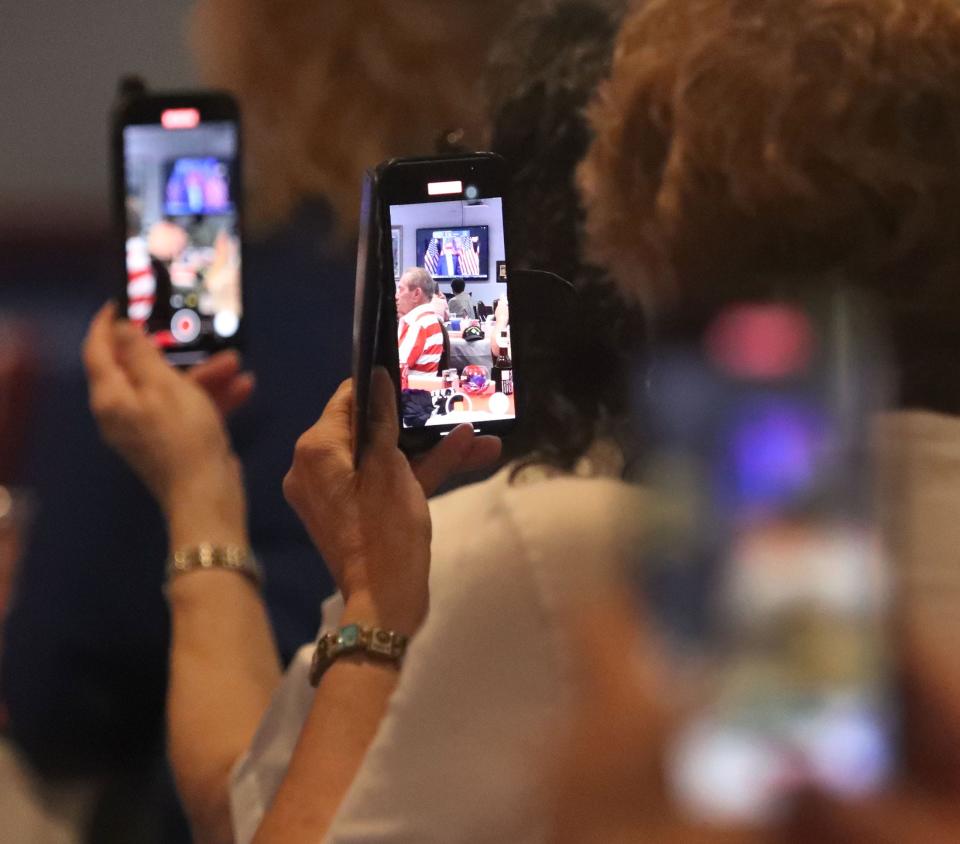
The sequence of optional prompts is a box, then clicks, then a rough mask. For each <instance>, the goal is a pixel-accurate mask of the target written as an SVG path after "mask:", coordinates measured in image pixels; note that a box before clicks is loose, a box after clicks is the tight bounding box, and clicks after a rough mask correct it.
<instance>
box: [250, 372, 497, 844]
mask: <svg viewBox="0 0 960 844" xmlns="http://www.w3.org/2000/svg"><path fill="white" fill-rule="evenodd" d="M372 388H373V389H372V396H371V398H372V403H371V414H370V423H371V431H370V447H369V448H368V451H367V452H366V454H365V456H364V460H363V463H362V465H361V466H360V467H359V469H355V468H354V466H353V462H352V448H351V431H352V419H351V415H352V387H351V385H350V383H349V382H345V383H344V384H343V385H342V386H341V388H340V390H338V392H337V394H336V395H335V396H334V397H333V398H332V399H331V400H330V403H329V404H328V405H327V408H326V410H325V411H324V414H323V416H322V417H321V419H320V421H319V422H318V423H317V424H316V425H315V426H314V427H313V428H311V429H310V430H309V431H307V432H306V433H305V434H304V435H303V436H302V437H301V438H300V441H299V442H298V443H297V448H296V451H295V453H294V461H293V467H292V468H291V470H290V473H289V474H288V475H287V478H286V479H285V481H284V493H285V494H286V496H287V500H288V501H289V502H290V504H291V505H292V506H293V508H294V509H295V510H296V511H297V513H298V515H299V516H300V518H301V520H302V521H303V523H304V525H305V527H306V528H307V530H308V532H309V533H310V536H311V538H312V539H313V542H314V544H315V545H316V546H317V548H318V549H319V550H320V552H321V554H322V555H323V558H324V559H325V560H326V561H327V564H328V565H329V566H330V568H331V572H332V574H333V575H334V578H335V579H336V581H337V584H338V586H339V587H340V590H341V592H342V593H343V595H344V599H345V609H344V615H343V622H342V623H343V624H351V623H356V624H360V625H368V626H374V627H381V628H385V629H389V630H394V631H397V632H399V633H403V634H405V635H408V636H411V635H413V634H414V633H415V632H416V631H417V629H418V628H419V627H420V624H421V623H422V621H423V619H424V617H425V615H426V612H427V603H428V591H427V576H428V573H429V568H430V536H431V526H430V514H429V510H428V508H427V500H426V497H427V495H429V494H430V493H431V492H432V491H433V490H434V489H436V487H437V486H439V484H440V483H442V482H443V481H444V480H445V479H446V478H447V477H449V476H450V475H451V474H453V473H455V472H457V471H463V470H465V469H467V468H469V467H476V466H480V465H486V464H488V463H490V462H492V461H494V460H496V458H497V456H498V455H499V450H500V444H499V441H497V440H495V439H493V438H489V437H478V438H474V436H473V429H472V427H471V426H470V425H464V426H461V427H459V428H457V429H455V430H454V431H453V432H451V434H450V435H449V436H448V437H447V438H446V440H445V441H443V442H442V443H441V444H440V445H438V446H437V447H436V448H435V449H433V450H432V451H431V452H429V453H428V454H427V455H426V456H425V457H423V458H422V459H421V460H419V461H418V462H417V463H416V464H415V465H414V466H411V465H410V463H408V461H407V459H406V457H404V455H403V454H402V453H401V452H400V450H399V449H398V448H397V439H398V433H399V431H398V420H397V409H396V402H395V397H394V390H393V385H392V383H391V381H390V377H389V376H388V375H387V373H386V372H385V371H383V370H377V371H376V372H375V373H374V377H373V383H372ZM331 526H334V527H333V528H331ZM398 676H399V670H398V668H397V667H396V666H395V665H393V664H390V663H384V662H379V661H376V660H372V659H369V658H365V657H363V656H350V657H345V658H342V659H338V660H336V661H335V662H334V663H333V665H331V666H330V668H329V669H328V670H327V671H326V673H325V674H324V675H323V678H322V680H321V682H320V685H319V687H318V688H317V692H316V695H315V696H314V700H313V705H312V706H311V709H310V712H309V714H308V717H307V721H306V723H305V725H304V728H303V731H302V732H301V734H300V739H299V741H298V743H297V746H296V748H295V750H294V754H293V758H292V760H291V763H290V767H289V768H288V770H287V774H286V776H285V777H284V780H283V782H282V783H281V786H280V789H279V791H278V792H277V796H276V798H275V799H274V802H273V805H272V806H271V807H270V809H269V811H268V812H267V814H266V816H265V817H264V820H263V822H262V823H261V826H260V829H259V830H258V831H257V836H256V838H255V839H254V841H255V844H276V842H284V843H285V844H297V842H301V841H303V842H317V841H320V840H322V838H323V836H324V835H325V834H326V832H327V831H328V829H329V827H330V823H331V821H332V820H333V817H334V815H335V814H336V812H337V809H338V808H339V806H340V803H341V802H342V800H343V797H344V795H345V794H346V792H347V789H348V788H349V787H350V784H351V783H352V782H353V779H354V776H355V775H356V773H357V771H358V769H359V767H360V765H361V763H362V761H363V757H364V755H365V754H366V752H367V748H368V747H369V746H370V743H371V741H372V740H373V738H374V735H375V734H376V731H377V728H378V727H379V724H380V720H381V719H382V717H383V714H384V712H385V711H386V707H387V703H388V701H389V698H390V695H391V694H392V693H393V690H394V688H395V687H396V683H397V679H398Z"/></svg>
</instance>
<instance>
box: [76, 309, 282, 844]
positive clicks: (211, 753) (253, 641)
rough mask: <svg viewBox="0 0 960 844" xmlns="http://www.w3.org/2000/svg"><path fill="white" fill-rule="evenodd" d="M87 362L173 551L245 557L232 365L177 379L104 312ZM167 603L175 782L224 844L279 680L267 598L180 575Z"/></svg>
mask: <svg viewBox="0 0 960 844" xmlns="http://www.w3.org/2000/svg"><path fill="white" fill-rule="evenodd" d="M84 361H85V364H86V367H87V372H88V377H89V381H90V400H91V407H92V409H93V411H94V414H95V415H96V417H97V421H98V424H99V426H100V429H101V433H102V434H103V436H104V438H105V439H106V440H107V441H108V442H109V443H110V445H111V446H113V447H114V448H115V449H116V450H117V451H118V452H119V453H120V454H121V455H122V456H123V457H124V458H125V459H126V460H127V462H128V463H130V465H131V467H132V468H133V469H134V470H135V471H136V472H137V474H138V475H139V476H140V477H141V479H142V480H143V481H144V483H145V484H146V485H147V486H148V487H149V489H150V491H151V492H152V493H153V495H154V497H155V498H156V499H157V501H158V503H159V505H160V507H161V509H162V510H163V511H164V514H165V516H166V519H167V524H168V528H169V533H170V545H171V548H172V549H176V548H187V547H193V546H196V545H198V544H200V543H211V544H214V545H238V546H242V547H246V545H247V532H246V513H245V496H244V492H243V483H242V478H241V474H240V469H239V464H238V462H237V460H236V458H235V457H234V456H233V454H232V452H231V450H230V446H229V442H228V441H227V435H226V432H225V430H224V428H223V423H222V419H221V417H220V413H219V412H218V408H217V405H219V409H220V411H226V410H229V409H230V408H231V407H233V406H236V405H237V404H239V403H241V402H242V401H244V400H245V399H246V397H247V396H248V395H249V393H250V390H251V389H252V386H253V385H252V381H251V380H250V379H249V377H247V376H243V375H240V374H239V371H238V369H239V362H238V361H237V359H236V357H235V356H225V357H221V358H220V359H219V360H217V361H211V362H210V364H208V365H204V367H201V368H198V369H197V370H194V372H193V373H192V375H191V376H190V377H187V376H184V375H181V374H180V373H177V372H175V371H174V370H172V369H171V368H170V367H169V366H168V365H167V364H166V362H165V361H164V360H163V359H162V357H161V356H160V355H159V354H158V353H157V352H156V351H155V350H154V349H153V348H152V347H151V346H150V344H149V342H148V341H147V340H146V339H144V338H143V337H142V336H140V335H139V333H137V332H135V331H133V330H131V329H130V326H128V325H125V324H118V323H115V322H114V319H113V312H112V309H110V308H105V309H104V310H102V311H101V312H100V313H99V314H98V315H97V317H96V318H95V319H94V321H93V324H92V325H91V328H90V333H89V335H88V338H87V342H86V344H85V348H84ZM198 383H201V384H203V386H204V387H205V390H204V389H200V387H199V386H198ZM169 601H170V610H171V616H172V625H173V637H172V643H171V653H170V682H169V687H168V692H167V718H168V728H169V752H170V757H171V760H172V763H173V767H174V774H175V777H176V781H177V786H178V789H179V792H180V795H181V798H182V800H183V804H184V807H185V809H186V811H187V814H188V816H189V818H190V822H191V826H192V828H193V833H194V837H195V840H196V841H198V842H201V843H202V844H206V842H228V841H231V840H232V834H231V829H230V805H229V777H230V770H231V768H232V766H233V764H234V762H235V761H236V760H237V759H238V758H239V756H240V755H241V754H242V753H243V752H244V750H245V749H246V748H247V746H248V745H249V743H250V740H251V739H252V737H253V734H254V732H255V730H256V728H257V724H258V722H259V720H260V718H261V717H262V715H263V712H264V710H265V709H266V707H267V705H268V703H269V700H270V696H271V695H272V693H273V690H274V689H275V688H276V686H277V683H278V682H279V678H280V667H279V658H278V655H277V651H276V646H275V644H274V641H273V635H272V632H271V629H270V626H269V622H268V619H267V614H266V611H265V608H264V605H263V602H262V600H261V598H260V595H259V593H258V592H257V590H256V589H255V588H254V587H253V585H252V584H251V583H250V582H249V581H247V580H246V579H245V578H244V577H243V576H242V575H239V574H237V573H235V572H228V571H222V570H210V571H197V572H190V573H187V574H184V575H181V576H179V577H177V578H176V579H175V580H174V581H173V582H172V583H171V585H170V589H169Z"/></svg>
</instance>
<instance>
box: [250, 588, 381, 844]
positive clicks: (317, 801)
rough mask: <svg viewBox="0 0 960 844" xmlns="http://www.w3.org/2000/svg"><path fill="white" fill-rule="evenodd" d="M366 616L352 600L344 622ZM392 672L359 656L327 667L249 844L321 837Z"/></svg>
mask: <svg viewBox="0 0 960 844" xmlns="http://www.w3.org/2000/svg"><path fill="white" fill-rule="evenodd" d="M370 618H371V613H370V611H369V610H368V609H363V608H361V607H360V605H359V603H358V602H354V601H351V602H349V603H348V604H347V606H346V608H345V611H344V616H343V620H344V623H345V624H349V623H352V622H359V623H364V624H368V623H370ZM397 677H398V670H397V668H396V667H395V666H393V665H391V664H389V663H384V662H375V661H373V660H370V659H365V658H363V657H344V658H342V659H339V660H337V661H336V662H335V663H334V664H333V665H332V666H331V667H330V668H329V669H328V670H327V672H326V673H325V674H324V676H323V679H322V680H321V682H320V686H319V687H318V688H317V693H316V695H315V697H314V701H313V705H312V707H311V709H310V713H309V715H308V717H307V721H306V723H305V724H304V727H303V731H302V732H301V733H300V740H299V741H298V743H297V747H296V750H295V751H294V754H293V758H292V759H291V762H290V767H289V768H288V770H287V775H286V777H284V780H283V783H282V785H281V787H280V790H279V791H278V793H277V796H276V798H275V800H274V802H273V805H272V806H271V807H270V810H269V812H268V813H267V815H266V817H265V818H264V821H263V823H262V824H261V826H260V828H259V829H258V830H257V835H256V838H255V839H254V844H273V842H284V844H299V842H301V841H302V842H310V844H316V842H318V841H320V840H322V837H323V834H324V833H325V832H326V831H327V830H328V829H329V827H330V823H331V821H332V820H333V817H334V815H335V814H336V812H337V809H338V808H339V806H340V803H341V802H342V800H343V797H344V795H345V794H346V792H347V789H348V788H349V787H350V784H351V783H352V782H353V779H354V776H355V775H356V773H357V770H358V769H359V767H360V764H361V762H362V761H363V757H364V755H365V754H366V752H367V748H368V747H369V746H370V743H371V741H373V737H374V736H375V735H376V732H377V728H378V727H379V724H380V720H381V719H382V718H383V715H384V713H385V711H386V707H387V702H388V701H389V699H390V695H391V694H392V693H393V690H394V688H395V687H396V683H397Z"/></svg>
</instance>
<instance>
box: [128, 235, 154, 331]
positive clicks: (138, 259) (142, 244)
mask: <svg viewBox="0 0 960 844" xmlns="http://www.w3.org/2000/svg"><path fill="white" fill-rule="evenodd" d="M156 300H157V280H156V278H154V275H153V268H152V266H151V265H150V252H149V250H148V249H147V242H146V241H145V240H144V239H143V238H142V237H131V238H129V239H128V240H127V317H128V319H129V320H130V321H131V322H134V323H136V324H137V325H143V324H144V323H145V322H146V321H147V320H148V319H149V318H150V314H152V313H153V306H154V304H155V303H156Z"/></svg>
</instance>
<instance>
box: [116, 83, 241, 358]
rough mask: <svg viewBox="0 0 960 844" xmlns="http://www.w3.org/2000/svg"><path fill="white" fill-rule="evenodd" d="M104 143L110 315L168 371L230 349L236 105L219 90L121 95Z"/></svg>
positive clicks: (235, 331) (235, 293) (233, 338)
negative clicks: (109, 197)
mask: <svg viewBox="0 0 960 844" xmlns="http://www.w3.org/2000/svg"><path fill="white" fill-rule="evenodd" d="M111 136H112V137H111V145H112V159H113V211H114V220H115V226H116V238H117V244H118V246H117V270H118V275H119V278H118V283H117V288H118V300H119V302H120V312H121V313H122V314H124V315H125V316H126V317H128V318H129V319H130V320H131V321H132V322H134V323H136V324H138V325H141V326H142V327H143V329H144V330H145V331H146V332H147V334H148V335H149V336H150V337H151V338H152V340H153V341H154V343H155V344H156V345H157V346H158V347H159V348H161V349H163V350H164V353H165V354H166V356H167V358H168V359H169V360H170V361H171V362H172V363H175V364H177V365H184V366H185V365H190V364H193V363H197V362H199V361H201V360H203V359H204V358H206V357H207V356H209V355H210V354H212V353H213V352H215V351H218V350H220V349H223V348H227V347H238V346H240V345H241V338H242V334H243V284H242V266H243V260H242V253H243V236H242V232H243V219H242V209H243V191H242V184H241V167H240V162H241V133H240V116H239V111H238V108H237V104H236V102H235V101H234V99H233V98H232V97H230V96H229V95H228V94H224V93H219V92H184V93H169V94H153V93H146V92H145V91H132V92H128V93H127V94H126V95H122V96H121V97H120V98H119V99H118V102H117V104H116V106H115V108H114V112H113V121H112V132H111Z"/></svg>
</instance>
